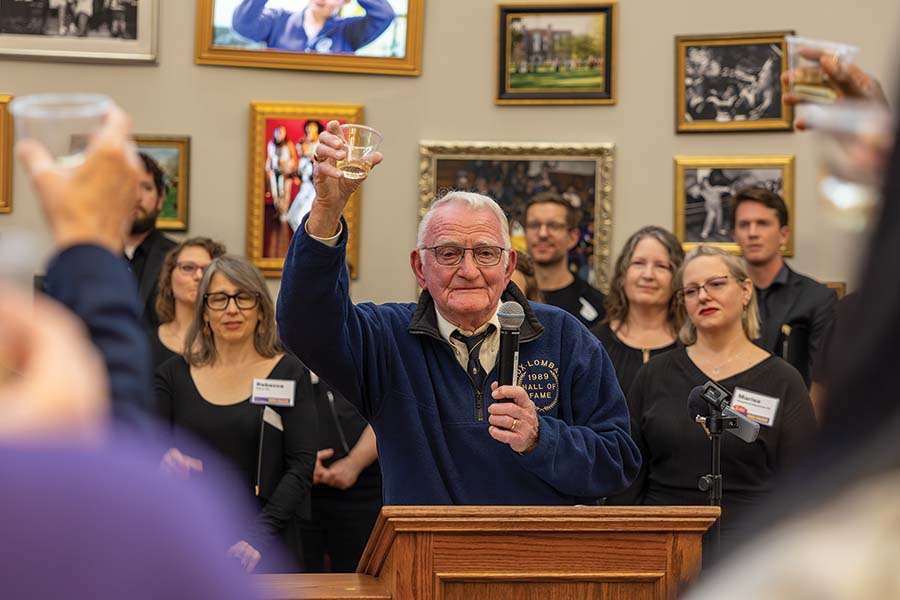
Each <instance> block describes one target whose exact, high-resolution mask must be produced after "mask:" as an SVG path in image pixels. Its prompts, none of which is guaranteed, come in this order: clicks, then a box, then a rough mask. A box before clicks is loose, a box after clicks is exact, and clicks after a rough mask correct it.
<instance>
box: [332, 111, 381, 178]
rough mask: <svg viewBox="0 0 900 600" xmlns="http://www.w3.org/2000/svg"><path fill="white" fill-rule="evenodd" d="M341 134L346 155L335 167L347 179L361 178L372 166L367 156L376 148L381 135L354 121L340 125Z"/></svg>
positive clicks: (379, 142)
mask: <svg viewBox="0 0 900 600" xmlns="http://www.w3.org/2000/svg"><path fill="white" fill-rule="evenodd" d="M341 135H342V136H343V138H344V151H345V152H346V153H347V156H346V158H344V159H343V160H339V161H337V163H336V164H337V168H338V169H340V170H341V171H342V172H343V173H344V177H346V178H347V179H363V178H364V177H365V176H366V175H368V174H369V170H370V169H371V168H372V161H371V160H370V159H369V156H370V155H371V154H372V153H373V152H375V150H377V149H378V146H379V145H380V144H381V140H382V139H383V137H382V135H381V134H380V133H379V132H378V131H376V130H375V129H372V128H371V127H366V126H365V125H356V124H354V123H345V124H343V125H341Z"/></svg>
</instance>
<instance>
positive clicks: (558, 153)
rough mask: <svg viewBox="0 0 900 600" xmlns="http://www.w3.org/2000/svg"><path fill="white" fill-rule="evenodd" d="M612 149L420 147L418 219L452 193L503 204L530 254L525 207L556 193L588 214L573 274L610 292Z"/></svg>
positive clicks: (513, 233)
mask: <svg viewBox="0 0 900 600" xmlns="http://www.w3.org/2000/svg"><path fill="white" fill-rule="evenodd" d="M613 150H614V146H613V144H537V143H535V144H520V143H502V142H430V141H425V142H421V143H420V144H419V219H421V218H422V215H424V214H425V211H427V210H428V207H429V206H431V203H432V202H434V199H435V198H436V197H439V196H441V195H443V194H444V193H445V192H447V191H450V190H461V191H470V192H478V193H480V194H484V195H486V196H490V197H491V198H493V199H494V200H496V201H497V202H498V203H499V204H500V206H501V207H503V210H504V211H505V212H506V214H507V216H508V217H509V222H510V237H511V238H512V244H513V248H515V249H516V250H525V215H524V209H525V204H526V202H527V201H528V199H529V198H531V197H532V196H534V195H535V194H539V193H541V192H545V191H556V192H557V193H559V194H561V195H562V196H563V198H566V199H567V200H569V202H570V203H571V204H572V205H573V206H576V207H580V209H581V215H582V219H581V226H580V229H581V231H580V237H579V241H578V245H577V246H576V247H575V248H574V249H573V250H572V251H571V252H570V253H569V267H570V268H571V269H573V270H574V271H576V272H578V274H579V276H581V277H582V278H584V279H585V280H586V281H588V282H590V284H591V285H593V286H595V287H597V288H599V289H601V290H603V291H604V292H605V291H607V289H608V288H609V260H610V238H611V235H612V197H613V190H612V181H613V180H612V170H613Z"/></svg>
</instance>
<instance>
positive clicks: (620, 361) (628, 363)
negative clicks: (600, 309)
mask: <svg viewBox="0 0 900 600" xmlns="http://www.w3.org/2000/svg"><path fill="white" fill-rule="evenodd" d="M591 331H592V332H593V333H594V335H596V336H597V338H598V339H599V340H600V342H601V343H602V344H603V348H604V349H605V350H606V353H607V354H609V358H610V359H611V360H612V363H613V366H614V367H615V368H616V377H618V379H619V386H620V387H621V388H622V390H624V391H626V392H627V391H628V390H629V389H631V384H632V382H633V381H634V376H635V375H637V372H638V369H640V368H641V367H642V366H643V365H644V363H646V362H648V361H649V360H650V359H651V358H653V357H654V356H659V355H660V354H662V353H663V352H668V351H669V350H672V349H674V348H677V347H678V343H677V342H672V343H671V344H669V345H668V346H663V347H662V348H632V347H631V346H629V345H628V344H626V343H625V342H623V341H622V340H620V339H619V338H618V337H617V336H616V334H615V333H613V330H612V328H611V327H610V326H609V323H601V324H600V325H598V326H595V327H593V328H591Z"/></svg>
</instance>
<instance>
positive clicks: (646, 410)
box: [610, 348, 816, 538]
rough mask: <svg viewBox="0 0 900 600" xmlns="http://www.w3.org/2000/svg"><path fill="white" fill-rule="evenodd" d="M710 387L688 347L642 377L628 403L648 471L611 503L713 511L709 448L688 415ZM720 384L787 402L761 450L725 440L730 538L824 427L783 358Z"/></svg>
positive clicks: (725, 528) (725, 524)
mask: <svg viewBox="0 0 900 600" xmlns="http://www.w3.org/2000/svg"><path fill="white" fill-rule="evenodd" d="M708 380H709V378H708V377H707V376H706V375H705V374H704V373H703V372H702V371H701V370H700V369H699V368H698V367H697V366H696V365H695V364H694V363H693V362H692V361H691V360H690V358H688V355H687V349H686V348H677V349H675V350H672V351H671V352H667V353H665V354H662V355H661V356H658V357H656V358H653V359H651V360H650V362H649V363H647V364H646V365H644V366H643V367H642V368H641V369H640V370H639V371H638V374H637V376H636V377H635V380H634V383H633V384H632V386H631V389H630V390H629V392H628V395H627V400H628V408H629V410H630V412H631V435H632V437H633V438H634V440H635V442H637V444H638V447H639V448H640V449H641V455H642V457H643V459H644V464H643V466H642V467H641V473H640V475H639V476H638V479H637V480H636V481H635V483H634V484H633V485H632V487H631V488H630V489H629V490H628V491H626V492H625V493H624V494H621V495H619V496H616V497H613V498H610V503H613V504H632V503H634V504H649V505H702V504H707V502H708V500H707V495H706V492H701V491H700V490H699V489H698V488H697V481H698V479H699V478H700V477H701V476H703V475H705V474H707V473H708V472H709V461H710V447H709V441H708V438H707V436H706V434H705V432H704V431H703V429H702V428H701V426H700V425H698V424H697V423H695V422H694V420H693V418H692V417H691V416H690V415H689V414H688V412H689V411H688V409H687V398H688V395H689V394H690V392H691V390H692V389H693V388H694V387H695V386H698V385H703V384H704V383H706V382H707V381H708ZM718 383H719V384H720V385H721V386H722V387H724V388H726V389H727V390H728V391H730V392H733V391H734V389H735V388H738V387H740V388H743V389H746V390H748V391H752V392H757V393H760V394H765V395H767V396H774V397H776V398H779V399H780V400H781V401H780V403H779V406H778V409H777V412H776V415H775V421H774V423H773V424H772V426H771V427H769V426H762V427H761V428H760V433H759V439H757V440H756V441H755V442H754V443H752V444H747V443H745V442H743V441H741V440H740V439H738V438H736V437H734V436H732V435H730V434H726V435H724V436H723V437H722V476H723V482H724V492H723V503H722V533H723V538H724V537H725V535H726V534H727V533H729V532H730V531H734V530H736V529H738V528H739V527H740V521H741V517H742V515H743V514H745V512H746V511H747V510H749V509H750V508H752V507H753V506H755V505H757V504H759V502H760V501H761V500H762V499H763V498H764V497H765V496H766V495H767V494H769V493H770V492H772V489H773V482H774V480H775V476H776V474H778V473H779V472H781V471H783V470H784V468H785V467H787V466H788V465H789V464H790V463H792V462H794V461H795V460H796V459H797V458H798V457H799V456H800V454H801V453H802V452H803V450H804V449H805V447H806V444H807V443H808V442H809V441H810V438H811V437H812V435H813V434H814V433H815V428H816V422H815V417H814V416H813V410H812V405H811V404H810V401H809V394H808V393H807V391H806V386H805V385H804V383H803V378H802V377H801V376H800V373H798V372H797V370H796V369H795V368H794V367H792V366H791V365H789V364H788V363H786V362H784V361H783V360H781V359H780V358H778V357H776V356H769V357H768V358H766V359H765V360H763V361H762V362H760V363H758V364H756V365H754V366H752V367H750V368H749V369H747V370H746V371H742V372H741V373H737V374H736V375H732V376H731V377H728V378H726V379H722V380H720V381H718Z"/></svg>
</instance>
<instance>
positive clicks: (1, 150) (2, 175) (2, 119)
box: [0, 94, 13, 213]
mask: <svg viewBox="0 0 900 600" xmlns="http://www.w3.org/2000/svg"><path fill="white" fill-rule="evenodd" d="M12 99H13V97H12V96H11V95H9V94H0V213H8V212H12V166H13V118H12V115H11V114H9V103H10V102H11V101H12Z"/></svg>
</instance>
